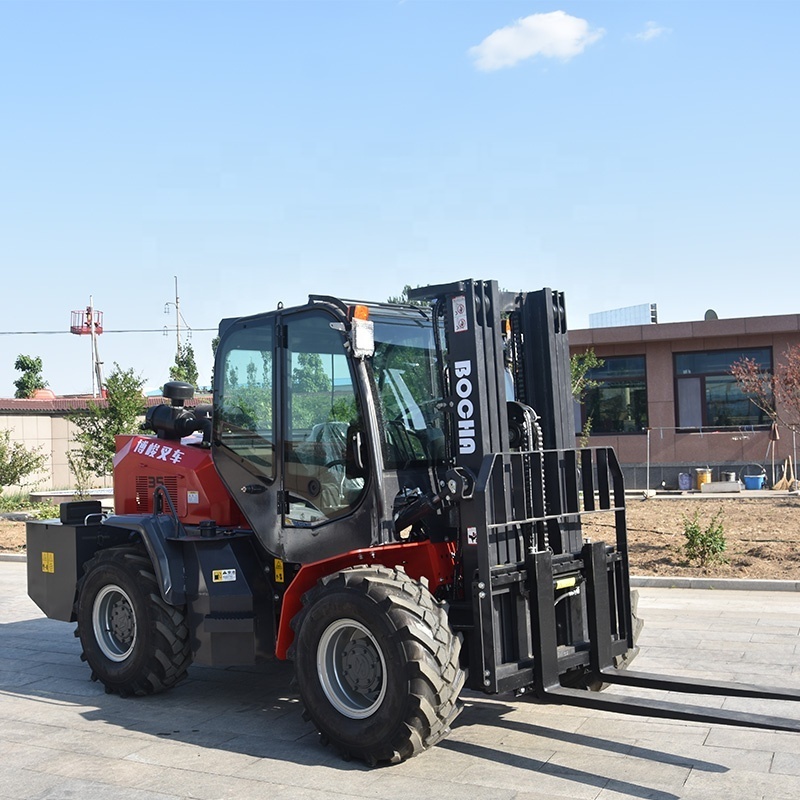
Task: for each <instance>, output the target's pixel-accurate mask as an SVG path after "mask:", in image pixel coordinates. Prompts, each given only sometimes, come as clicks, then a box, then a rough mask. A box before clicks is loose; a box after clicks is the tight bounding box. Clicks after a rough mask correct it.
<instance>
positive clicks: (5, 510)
mask: <svg viewBox="0 0 800 800" xmlns="http://www.w3.org/2000/svg"><path fill="white" fill-rule="evenodd" d="M14 511H25V512H27V513H28V514H31V515H32V516H33V517H35V518H36V519H50V518H52V517H57V516H58V507H57V506H54V505H53V504H52V503H32V502H31V501H30V500H29V499H28V495H27V493H25V492H17V493H15V494H4V495H0V514H10V513H12V512H14Z"/></svg>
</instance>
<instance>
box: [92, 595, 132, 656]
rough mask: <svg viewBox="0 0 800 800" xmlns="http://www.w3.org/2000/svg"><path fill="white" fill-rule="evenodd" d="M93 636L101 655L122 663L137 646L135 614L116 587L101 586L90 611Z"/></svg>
mask: <svg viewBox="0 0 800 800" xmlns="http://www.w3.org/2000/svg"><path fill="white" fill-rule="evenodd" d="M92 627H93V628H94V637H95V640H96V641H97V644H98V646H99V648H100V650H101V651H102V653H103V655H104V656H105V657H106V658H108V659H110V660H111V661H124V660H125V659H126V658H128V656H129V655H130V654H131V651H132V650H133V647H134V645H135V644H136V615H135V614H134V611H133V603H131V599H130V597H129V596H128V595H127V593H126V592H125V591H124V590H123V589H121V588H120V587H119V586H115V585H113V584H109V585H108V586H104V587H103V588H102V589H101V590H100V591H99V592H98V593H97V596H96V597H95V599H94V606H93V608H92Z"/></svg>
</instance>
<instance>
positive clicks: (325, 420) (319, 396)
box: [284, 314, 364, 525]
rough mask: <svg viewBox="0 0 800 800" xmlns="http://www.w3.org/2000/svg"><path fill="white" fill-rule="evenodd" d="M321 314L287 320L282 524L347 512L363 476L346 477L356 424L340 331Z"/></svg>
mask: <svg viewBox="0 0 800 800" xmlns="http://www.w3.org/2000/svg"><path fill="white" fill-rule="evenodd" d="M331 321H332V320H331V318H330V317H328V316H327V315H324V314H304V315H299V316H297V317H289V318H288V319H287V325H286V327H287V337H286V341H287V354H286V362H285V373H286V375H285V386H286V409H285V417H284V419H285V432H284V437H285V438H284V470H285V474H284V481H285V488H286V490H287V492H288V500H289V502H288V506H289V509H288V513H287V515H286V521H287V524H289V525H292V524H295V525H309V524H315V523H320V522H325V521H326V520H329V519H333V518H335V517H338V516H342V515H343V514H346V513H348V512H349V511H350V510H351V509H352V508H353V506H355V505H356V504H357V502H358V500H359V498H360V497H361V495H362V493H363V491H364V478H361V477H359V478H352V477H348V475H347V469H346V463H347V458H348V447H349V446H350V444H349V435H350V433H351V432H352V431H353V430H356V429H358V427H359V426H360V414H359V408H358V402H357V395H356V389H355V386H354V383H353V376H352V373H351V370H350V364H349V363H348V360H347V357H346V355H345V351H344V344H343V341H342V334H341V332H340V331H338V330H334V329H333V328H331Z"/></svg>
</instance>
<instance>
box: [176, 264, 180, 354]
mask: <svg viewBox="0 0 800 800" xmlns="http://www.w3.org/2000/svg"><path fill="white" fill-rule="evenodd" d="M175 338H176V342H177V348H176V350H175V357H176V358H180V357H181V299H180V297H178V276H177V275H176V276H175Z"/></svg>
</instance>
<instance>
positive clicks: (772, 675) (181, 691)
mask: <svg viewBox="0 0 800 800" xmlns="http://www.w3.org/2000/svg"><path fill="white" fill-rule="evenodd" d="M639 594H640V600H639V610H640V613H641V615H642V616H643V617H644V619H645V628H644V632H643V633H642V637H641V640H640V645H641V648H642V650H641V653H640V655H639V657H638V659H637V661H636V662H635V666H636V668H637V669H640V670H653V671H661V672H664V673H669V674H691V675H703V676H707V677H716V678H719V679H730V680H741V681H750V682H753V681H758V682H760V683H764V682H773V683H775V684H776V685H783V686H795V687H798V688H800V653H799V652H798V641H799V640H798V634H799V633H800V595H798V594H797V593H794V592H762V591H751V592H741V591H739V592H734V591H725V590H692V589H667V588H651V587H645V588H642V589H640V590H639ZM73 628H74V626H73V625H70V624H67V623H62V622H55V621H52V620H48V619H45V618H44V617H43V616H42V614H41V613H40V612H39V610H38V609H37V608H36V607H35V606H34V605H33V603H32V602H31V601H30V600H29V599H28V598H27V595H26V589H25V564H24V563H20V562H0V752H2V753H3V758H2V762H3V768H2V770H0V797H2V798H4V800H6V799H8V800H23V798H24V800H60V798H67V797H82V798H103V799H104V800H105V798H111V797H113V798H115V800H116V799H117V798H120V799H121V800H128V799H129V798H130V800H178V799H179V798H181V799H182V798H189V797H192V798H199V800H222V799H223V798H236V799H237V800H248V799H249V798H254V799H255V798H259V799H262V798H264V797H270V798H276V800H295V799H297V800H330V798H335V800H344V799H345V798H372V799H373V800H383V799H384V798H385V799H386V800H389V799H390V798H392V799H394V798H398V797H422V796H431V795H433V796H437V795H441V796H449V795H453V794H454V793H458V794H459V795H461V794H463V795H466V796H469V797H470V798H471V800H483V799H484V798H485V800H544V799H545V798H547V799H548V800H554V799H555V800H558V799H563V800H582V798H586V799H587V800H612V798H614V799H617V798H628V799H630V798H638V799H642V798H651V799H652V800H674V799H675V798H685V799H686V800H706V798H709V799H710V798H714V800H717V798H719V797H725V798H726V800H766V798H769V800H789V799H790V798H791V800H795V798H797V797H798V796H800V733H776V732H772V731H761V730H749V729H740V728H726V727H722V726H715V725H708V724H699V723H683V722H676V721H669V720H654V719H646V718H636V717H622V716H618V715H613V714H607V713H602V712H594V711H590V710H585V709H578V708H570V707H558V706H545V705H539V704H537V703H533V702H525V701H517V700H515V699H514V698H513V697H510V696H499V697H486V696H483V695H478V694H473V693H467V694H466V695H465V698H464V699H465V709H464V712H463V713H462V715H461V716H460V717H459V719H458V721H457V723H456V726H455V727H454V729H453V732H452V734H451V735H450V737H449V738H448V739H446V740H445V741H443V742H441V743H440V744H439V745H438V746H436V747H435V748H433V749H431V750H430V751H428V752H426V753H424V754H422V755H421V756H419V757H418V758H415V759H412V760H411V761H409V762H406V763H405V764H400V765H398V766H395V767H386V768H382V769H376V770H370V769H368V768H366V767H365V766H364V765H362V764H359V763H356V762H350V763H348V762H345V761H342V760H341V759H340V758H338V757H337V756H336V754H335V753H334V752H333V751H331V750H330V749H327V748H324V747H323V746H322V745H320V743H319V741H318V738H317V736H316V735H315V733H314V732H313V729H312V727H311V726H310V724H308V723H306V722H304V721H303V719H302V716H301V709H300V704H299V702H298V698H297V694H296V692H295V690H294V688H293V687H292V686H291V666H290V665H287V664H281V663H274V664H270V665H266V666H263V667H253V668H236V669H233V668H232V669H211V668H207V667H192V669H191V670H190V677H189V679H188V680H186V681H185V682H184V683H182V684H181V685H179V686H178V687H177V688H176V689H174V690H172V691H171V692H169V693H167V694H164V695H160V696H157V697H148V698H139V699H125V700H123V699H121V698H119V697H117V696H115V695H107V694H105V693H104V691H103V688H102V687H101V686H100V685H99V684H96V683H92V682H91V681H90V680H89V670H88V668H87V667H86V666H85V665H83V664H81V662H80V659H79V654H80V645H79V643H78V641H77V640H76V639H75V638H74V637H73V635H72V632H73ZM612 691H617V690H616V689H615V690H612ZM737 702H738V704H737ZM737 702H735V701H732V700H725V701H723V700H721V699H720V698H716V699H711V700H709V701H708V705H717V706H718V705H720V704H724V705H725V706H726V707H731V708H733V707H741V708H751V709H752V708H753V701H747V700H740V701H737ZM748 704H749V705H748ZM756 705H757V706H758V708H759V710H763V706H764V705H765V704H764V703H757V704H756ZM772 709H773V711H774V713H776V714H779V715H782V716H788V717H792V718H794V719H798V720H800V704H791V703H788V702H782V703H773V704H772Z"/></svg>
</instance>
